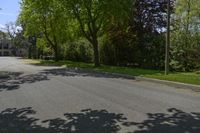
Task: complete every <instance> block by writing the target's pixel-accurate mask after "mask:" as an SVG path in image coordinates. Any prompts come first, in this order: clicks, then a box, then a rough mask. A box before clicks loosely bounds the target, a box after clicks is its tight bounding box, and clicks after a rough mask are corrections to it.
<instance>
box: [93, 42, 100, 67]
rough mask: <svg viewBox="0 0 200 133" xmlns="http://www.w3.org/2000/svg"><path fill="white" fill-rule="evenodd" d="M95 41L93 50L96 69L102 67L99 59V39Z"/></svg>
mask: <svg viewBox="0 0 200 133" xmlns="http://www.w3.org/2000/svg"><path fill="white" fill-rule="evenodd" d="M94 40H95V41H93V43H92V44H93V50H94V65H95V67H99V66H100V57H99V44H98V41H97V39H94Z"/></svg>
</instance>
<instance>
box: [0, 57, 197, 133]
mask: <svg viewBox="0 0 200 133" xmlns="http://www.w3.org/2000/svg"><path fill="white" fill-rule="evenodd" d="M0 75H1V76H0V133H200V93H197V92H193V91H190V90H184V89H181V88H179V89H177V88H173V87H169V86H166V85H162V84H156V83H151V82H146V81H137V80H134V79H126V78H124V77H116V76H111V75H104V74H95V73H88V72H84V71H80V70H72V69H66V68H61V67H47V66H34V65H27V64H23V61H22V60H21V59H20V58H14V57H1V58H0ZM2 75H3V76H2Z"/></svg>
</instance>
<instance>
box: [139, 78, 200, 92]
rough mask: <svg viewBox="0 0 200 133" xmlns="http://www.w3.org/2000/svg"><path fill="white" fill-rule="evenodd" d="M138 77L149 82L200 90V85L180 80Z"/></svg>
mask: <svg viewBox="0 0 200 133" xmlns="http://www.w3.org/2000/svg"><path fill="white" fill-rule="evenodd" d="M136 79H137V80H141V81H148V82H154V83H159V84H164V85H168V86H171V87H175V88H180V89H191V90H194V91H200V86H199V85H192V84H187V83H180V82H174V81H167V80H159V79H153V78H145V77H136Z"/></svg>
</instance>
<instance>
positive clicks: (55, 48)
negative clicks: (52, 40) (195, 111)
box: [54, 44, 59, 62]
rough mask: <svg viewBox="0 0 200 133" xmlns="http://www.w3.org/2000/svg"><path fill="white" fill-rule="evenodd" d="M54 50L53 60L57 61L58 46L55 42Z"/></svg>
mask: <svg viewBox="0 0 200 133" xmlns="http://www.w3.org/2000/svg"><path fill="white" fill-rule="evenodd" d="M54 52H55V61H56V62H57V61H59V53H58V46H57V44H55V47H54Z"/></svg>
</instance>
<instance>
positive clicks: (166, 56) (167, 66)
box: [165, 0, 170, 75]
mask: <svg viewBox="0 0 200 133" xmlns="http://www.w3.org/2000/svg"><path fill="white" fill-rule="evenodd" d="M169 49H170V0H167V36H166V48H165V75H168V73H169Z"/></svg>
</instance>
